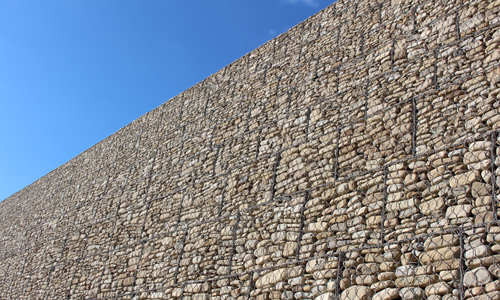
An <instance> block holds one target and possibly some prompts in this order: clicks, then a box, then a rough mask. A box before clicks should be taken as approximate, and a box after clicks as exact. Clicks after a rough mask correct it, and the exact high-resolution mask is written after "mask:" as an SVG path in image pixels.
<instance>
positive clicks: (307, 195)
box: [295, 191, 311, 260]
mask: <svg viewBox="0 0 500 300" xmlns="http://www.w3.org/2000/svg"><path fill="white" fill-rule="evenodd" d="M310 199H311V193H310V192H309V191H305V192H304V203H303V204H302V207H301V208H300V225H299V236H298V237H297V250H296V253H295V256H296V258H297V260H300V243H301V242H302V237H303V236H304V225H305V221H306V217H305V215H304V212H305V210H306V205H307V202H309V200H310Z"/></svg>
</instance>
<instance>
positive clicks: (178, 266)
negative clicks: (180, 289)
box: [174, 229, 188, 284]
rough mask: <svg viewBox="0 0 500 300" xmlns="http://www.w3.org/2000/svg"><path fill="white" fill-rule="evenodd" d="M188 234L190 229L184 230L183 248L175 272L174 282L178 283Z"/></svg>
mask: <svg viewBox="0 0 500 300" xmlns="http://www.w3.org/2000/svg"><path fill="white" fill-rule="evenodd" d="M187 235H188V229H186V230H185V231H184V236H183V237H182V249H181V252H180V253H179V257H177V266H176V268H175V274H174V284H177V277H178V276H179V268H180V265H181V260H182V256H183V255H184V246H186V239H187Z"/></svg>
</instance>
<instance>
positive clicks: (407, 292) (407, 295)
mask: <svg viewBox="0 0 500 300" xmlns="http://www.w3.org/2000/svg"><path fill="white" fill-rule="evenodd" d="M399 296H400V297H401V299H403V300H420V299H422V298H423V297H424V290H423V289H421V288H418V287H403V288H401V289H400V290H399Z"/></svg>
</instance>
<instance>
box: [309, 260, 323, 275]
mask: <svg viewBox="0 0 500 300" xmlns="http://www.w3.org/2000/svg"><path fill="white" fill-rule="evenodd" d="M325 263H326V260H325V259H322V258H320V259H313V260H310V261H308V262H307V264H306V272H307V273H312V272H314V271H317V270H321V269H323V268H324V266H325Z"/></svg>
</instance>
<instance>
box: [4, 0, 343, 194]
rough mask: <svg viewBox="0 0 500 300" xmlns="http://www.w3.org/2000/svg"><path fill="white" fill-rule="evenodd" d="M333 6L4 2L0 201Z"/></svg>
mask: <svg viewBox="0 0 500 300" xmlns="http://www.w3.org/2000/svg"><path fill="white" fill-rule="evenodd" d="M333 2H334V1H333V0H252V1H243V0H181V1H177V0H175V1H174V0H144V1H143V0H141V1H139V0H137V1H131V0H120V1H117V0H113V1H112V0H99V1H98V0H72V1H65V0H58V1H54V0H44V1H38V0H37V1H35V0H30V1H28V0H2V1H1V2H0V57H1V59H0V201H1V200H3V199H5V198H7V197H9V196H10V195H12V194H13V193H15V192H17V191H18V190H20V189H22V188H23V187H25V186H27V185H29V184H31V183H32V182H34V181H35V180H37V179H38V178H40V177H42V176H44V175H45V174H47V173H48V172H50V171H51V170H53V169H55V168H57V167H58V166H60V165H62V164H64V163H65V162H67V161H68V160H70V159H72V158H73V157H75V156H77V155H78V154H80V153H81V152H83V151H84V150H86V149H88V148H89V147H91V146H92V145H94V144H95V143H97V142H99V141H100V140H102V139H104V138H106V137H107V136H109V135H111V134H113V133H114V132H116V131H117V130H118V129H120V128H121V127H123V126H125V125H127V124H128V123H130V122H132V121H133V120H134V119H136V118H138V117H140V116H141V115H143V114H144V113H146V112H148V111H150V110H152V109H154V108H155V107H157V106H159V105H160V104H162V103H163V102H165V101H167V100H168V99H170V98H172V97H174V96H176V95H177V94H179V93H180V92H182V91H184V90H186V89H187V88H189V87H191V86H192V85H194V84H196V83H197V82H199V81H201V80H203V79H204V78H206V77H208V76H209V75H210V74H213V73H215V72H217V71H218V70H220V69H222V68H223V67H224V66H226V65H228V64H230V63H231V62H233V61H234V60H236V59H238V58H240V57H241V56H243V55H244V54H246V53H248V52H250V51H252V50H253V49H255V48H257V47H259V46H260V45H262V44H263V43H265V42H266V41H268V40H270V39H272V38H274V37H275V36H277V35H279V34H280V33H283V32H285V31H286V30H288V29H289V28H291V27H293V26H294V25H296V24H298V23H300V22H301V21H303V20H305V19H306V18H308V17H309V16H311V15H313V14H315V13H317V12H318V11H320V10H322V9H324V8H325V7H327V6H328V5H330V4H331V3H333Z"/></svg>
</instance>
